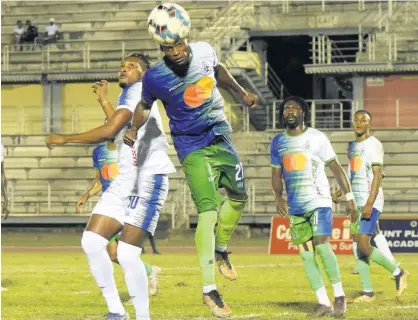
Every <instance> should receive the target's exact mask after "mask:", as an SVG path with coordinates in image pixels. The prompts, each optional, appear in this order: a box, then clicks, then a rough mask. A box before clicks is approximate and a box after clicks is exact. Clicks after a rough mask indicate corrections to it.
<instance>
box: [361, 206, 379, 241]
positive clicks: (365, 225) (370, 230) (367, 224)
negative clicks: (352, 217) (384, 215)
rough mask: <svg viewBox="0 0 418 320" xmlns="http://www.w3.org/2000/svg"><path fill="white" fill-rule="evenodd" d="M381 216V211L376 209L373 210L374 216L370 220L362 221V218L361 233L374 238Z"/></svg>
mask: <svg viewBox="0 0 418 320" xmlns="http://www.w3.org/2000/svg"><path fill="white" fill-rule="evenodd" d="M362 209H363V208H362ZM380 214H381V212H380V211H379V210H377V209H376V208H373V210H372V215H371V216H370V220H362V219H361V218H360V221H359V233H361V234H367V235H369V236H373V234H374V231H375V229H376V224H377V221H379V217H380ZM360 215H361V213H360Z"/></svg>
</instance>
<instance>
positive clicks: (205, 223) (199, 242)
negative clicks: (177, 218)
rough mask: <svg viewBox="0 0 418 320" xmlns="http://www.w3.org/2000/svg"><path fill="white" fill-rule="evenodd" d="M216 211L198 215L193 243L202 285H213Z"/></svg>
mask: <svg viewBox="0 0 418 320" xmlns="http://www.w3.org/2000/svg"><path fill="white" fill-rule="evenodd" d="M216 217H217V214H216V211H205V212H201V213H199V215H198V222H197V228H196V233H195V243H196V251H197V256H198V258H199V265H200V271H201V274H202V281H203V286H210V285H215V264H214V262H215V234H214V228H215V224H216Z"/></svg>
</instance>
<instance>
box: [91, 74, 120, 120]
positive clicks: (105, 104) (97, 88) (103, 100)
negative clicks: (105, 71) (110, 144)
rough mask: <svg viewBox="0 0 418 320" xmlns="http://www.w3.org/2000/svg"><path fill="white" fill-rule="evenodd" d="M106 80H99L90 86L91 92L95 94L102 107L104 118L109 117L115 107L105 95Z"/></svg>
mask: <svg viewBox="0 0 418 320" xmlns="http://www.w3.org/2000/svg"><path fill="white" fill-rule="evenodd" d="M108 85H109V84H108V82H107V81H106V80H101V81H98V82H96V83H95V84H94V85H93V86H92V88H93V92H94V93H95V94H96V95H97V101H98V102H99V103H100V105H101V106H102V109H103V111H104V113H105V115H106V119H110V117H111V116H112V115H113V114H114V113H115V111H116V109H115V108H114V107H113V105H112V103H111V102H110V101H109V99H108V97H107V88H108Z"/></svg>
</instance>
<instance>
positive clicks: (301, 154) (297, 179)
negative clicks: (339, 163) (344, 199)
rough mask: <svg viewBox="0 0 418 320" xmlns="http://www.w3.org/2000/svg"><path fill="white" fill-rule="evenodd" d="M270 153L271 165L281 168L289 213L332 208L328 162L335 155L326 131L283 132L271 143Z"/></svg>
mask: <svg viewBox="0 0 418 320" xmlns="http://www.w3.org/2000/svg"><path fill="white" fill-rule="evenodd" d="M270 155H271V166H272V167H279V168H281V169H282V173H283V179H284V182H285V185H286V193H287V203H288V206H289V213H290V214H294V215H301V214H304V213H307V212H309V211H312V210H315V209H317V208H321V207H332V200H331V194H330V186H329V182H328V178H327V176H326V174H325V164H326V163H329V162H331V161H333V160H335V158H336V155H335V152H334V150H333V149H332V146H331V143H330V141H329V139H328V138H327V136H326V135H325V134H324V133H322V132H321V131H319V130H316V129H313V128H307V129H306V130H305V132H304V133H303V134H300V135H298V136H290V135H288V134H287V133H286V131H285V132H283V133H280V134H278V135H277V136H275V137H274V139H273V141H272V143H271V150H270Z"/></svg>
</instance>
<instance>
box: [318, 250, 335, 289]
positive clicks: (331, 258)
mask: <svg viewBox="0 0 418 320" xmlns="http://www.w3.org/2000/svg"><path fill="white" fill-rule="evenodd" d="M315 249H316V250H317V251H318V254H319V256H320V257H321V260H322V263H323V265H324V268H325V272H326V274H327V276H328V279H329V281H330V282H331V284H335V283H337V282H341V276H340V268H339V267H338V261H337V257H336V256H335V253H334V251H332V248H331V246H330V245H329V243H324V244H319V245H317V246H315Z"/></svg>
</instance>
